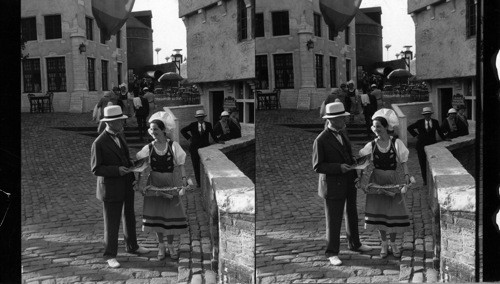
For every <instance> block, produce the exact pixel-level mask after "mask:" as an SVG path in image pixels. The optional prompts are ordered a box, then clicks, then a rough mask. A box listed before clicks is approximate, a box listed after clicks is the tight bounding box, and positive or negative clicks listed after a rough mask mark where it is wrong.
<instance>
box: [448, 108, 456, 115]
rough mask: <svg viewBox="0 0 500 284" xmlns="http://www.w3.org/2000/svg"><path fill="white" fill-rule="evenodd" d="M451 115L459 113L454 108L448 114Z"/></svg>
mask: <svg viewBox="0 0 500 284" xmlns="http://www.w3.org/2000/svg"><path fill="white" fill-rule="evenodd" d="M450 113H457V110H456V109H454V108H450V110H448V114H450Z"/></svg>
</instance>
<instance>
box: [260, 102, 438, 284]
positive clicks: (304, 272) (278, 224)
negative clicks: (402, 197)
mask: <svg viewBox="0 0 500 284" xmlns="http://www.w3.org/2000/svg"><path fill="white" fill-rule="evenodd" d="M256 117H257V122H256V125H257V127H256V139H257V157H256V163H257V164H256V168H257V174H256V183H257V184H256V199H257V202H256V204H257V210H256V214H257V234H256V254H257V256H256V259H257V283H259V284H260V283H335V282H338V283H370V282H381V283H386V282H437V273H436V271H435V270H434V269H433V268H432V258H433V252H432V229H431V212H430V208H429V203H428V197H427V189H426V188H425V187H423V186H422V178H421V175H420V168H419V166H418V159H417V155H416V150H415V148H414V146H412V145H410V147H409V149H410V160H409V162H408V168H409V170H410V173H411V175H413V176H414V177H415V179H416V180H417V184H416V186H414V187H413V188H412V190H410V191H409V192H408V193H407V194H406V203H407V208H408V211H409V213H410V221H411V226H410V228H411V231H408V232H406V233H405V234H404V235H401V234H399V235H398V239H397V241H396V242H397V243H399V244H402V247H403V252H402V257H401V260H398V259H395V258H394V257H393V256H392V255H389V256H388V257H387V258H385V259H381V258H380V256H379V250H380V241H379V236H378V232H376V231H366V230H365V229H364V228H363V226H364V205H365V195H364V194H363V193H362V192H361V191H358V215H359V230H360V238H361V242H362V243H364V244H367V245H370V246H373V247H374V250H372V251H370V252H369V253H363V254H360V253H357V252H352V251H350V250H348V249H347V244H346V241H345V227H344V224H343V225H342V236H341V252H340V259H341V260H342V261H343V263H344V264H343V265H342V266H338V267H335V266H332V265H331V264H330V263H329V261H328V259H327V258H326V257H325V256H324V250H325V246H326V240H325V213H324V203H323V202H324V201H323V199H322V198H320V197H319V196H318V195H317V186H318V174H316V173H315V172H314V171H313V169H312V163H311V161H312V156H311V155H312V145H313V141H314V139H315V138H316V136H317V135H318V134H319V132H320V131H321V129H317V128H315V129H312V128H311V127H310V126H311V125H321V123H322V121H321V119H320V118H319V115H318V111H317V110H311V111H297V110H272V111H258V112H257V115H256ZM361 120H362V116H360V118H359V121H361ZM356 122H358V121H356ZM301 125H302V126H304V127H301ZM349 136H350V137H351V135H349ZM366 139H367V138H364V139H362V140H358V141H355V140H354V139H351V142H352V147H353V153H355V154H357V153H358V151H359V149H361V148H362V147H363V146H364V144H365V143H366V141H367V140H366Z"/></svg>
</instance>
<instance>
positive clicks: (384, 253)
mask: <svg viewBox="0 0 500 284" xmlns="http://www.w3.org/2000/svg"><path fill="white" fill-rule="evenodd" d="M387 249H388V244H387V241H382V244H381V245H380V257H381V258H386V257H387Z"/></svg>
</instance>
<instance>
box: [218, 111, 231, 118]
mask: <svg viewBox="0 0 500 284" xmlns="http://www.w3.org/2000/svg"><path fill="white" fill-rule="evenodd" d="M220 116H221V117H223V116H229V112H227V111H223V112H222V113H221V114H220Z"/></svg>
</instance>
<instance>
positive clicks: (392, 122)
mask: <svg viewBox="0 0 500 284" xmlns="http://www.w3.org/2000/svg"><path fill="white" fill-rule="evenodd" d="M377 116H381V117H383V118H385V120H387V124H388V125H389V126H388V127H387V129H388V130H391V131H392V130H394V126H398V125H399V119H398V116H397V115H396V113H395V112H394V111H393V110H392V109H388V108H381V109H379V110H377V111H376V112H375V113H374V114H373V116H372V119H374V118H375V117H377Z"/></svg>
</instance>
